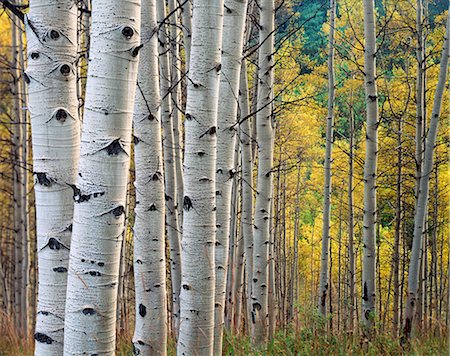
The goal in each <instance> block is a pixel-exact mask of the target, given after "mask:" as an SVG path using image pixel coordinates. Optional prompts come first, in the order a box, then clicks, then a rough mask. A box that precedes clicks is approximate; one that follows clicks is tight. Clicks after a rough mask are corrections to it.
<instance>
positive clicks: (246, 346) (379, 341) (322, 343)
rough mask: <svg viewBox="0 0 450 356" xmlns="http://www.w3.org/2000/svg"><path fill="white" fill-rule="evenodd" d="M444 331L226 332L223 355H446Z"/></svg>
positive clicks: (13, 353)
mask: <svg viewBox="0 0 450 356" xmlns="http://www.w3.org/2000/svg"><path fill="white" fill-rule="evenodd" d="M448 345H449V344H448V341H447V337H446V335H441V336H438V335H422V336H420V337H417V338H416V339H415V341H413V342H412V343H411V345H410V346H409V347H408V348H407V349H404V348H402V346H401V345H400V342H399V340H398V339H394V338H393V337H392V336H391V335H387V334H379V335H377V336H376V337H375V338H374V339H373V340H372V341H371V342H368V341H364V340H363V339H362V338H361V337H350V336H349V335H340V336H338V335H332V336H329V335H328V336H327V335H322V336H319V335H318V334H315V333H314V332H310V331H308V330H300V331H299V332H289V333H285V332H279V333H278V334H277V335H276V337H275V338H274V339H273V340H272V341H270V342H269V344H268V346H267V348H266V349H265V350H256V349H254V348H252V346H251V343H250V338H249V337H238V336H234V335H226V336H225V338H224V352H223V354H224V355H230V356H231V355H235V356H247V355H305V356H306V355H311V356H322V355H323V356H331V355H338V356H347V355H361V356H363V355H364V356H366V355H373V356H378V355H414V356H415V355H417V356H422V355H436V356H441V355H442V356H450V349H449V346H448ZM116 354H117V355H118V356H132V355H133V351H132V344H131V336H128V337H125V336H123V337H120V338H119V340H118V345H117V353H116ZM18 355H24V356H28V355H29V356H32V355H33V346H32V343H31V342H28V343H26V344H25V345H24V344H23V342H21V341H19V340H18V339H15V340H11V339H9V338H8V337H7V336H6V335H4V334H2V335H0V356H18ZM168 355H169V356H175V355H176V348H175V343H174V342H173V341H172V342H169V347H168Z"/></svg>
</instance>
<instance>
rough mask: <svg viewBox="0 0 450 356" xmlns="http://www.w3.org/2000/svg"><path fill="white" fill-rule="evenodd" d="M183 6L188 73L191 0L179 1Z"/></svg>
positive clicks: (185, 54) (182, 17)
mask: <svg viewBox="0 0 450 356" xmlns="http://www.w3.org/2000/svg"><path fill="white" fill-rule="evenodd" d="M177 1H178V6H181V22H182V25H183V26H182V28H183V45H184V59H185V68H186V72H187V71H188V70H189V58H190V57H191V41H192V4H191V0H177Z"/></svg>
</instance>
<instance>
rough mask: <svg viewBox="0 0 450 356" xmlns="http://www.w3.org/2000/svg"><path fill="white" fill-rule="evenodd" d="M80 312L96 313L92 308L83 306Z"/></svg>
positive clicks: (86, 313) (85, 313)
mask: <svg viewBox="0 0 450 356" xmlns="http://www.w3.org/2000/svg"><path fill="white" fill-rule="evenodd" d="M82 313H83V314H84V315H94V314H96V311H95V310H94V309H93V308H84V309H83V310H82Z"/></svg>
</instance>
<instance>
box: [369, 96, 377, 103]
mask: <svg viewBox="0 0 450 356" xmlns="http://www.w3.org/2000/svg"><path fill="white" fill-rule="evenodd" d="M369 99H370V101H372V102H374V101H375V100H377V96H376V95H369Z"/></svg>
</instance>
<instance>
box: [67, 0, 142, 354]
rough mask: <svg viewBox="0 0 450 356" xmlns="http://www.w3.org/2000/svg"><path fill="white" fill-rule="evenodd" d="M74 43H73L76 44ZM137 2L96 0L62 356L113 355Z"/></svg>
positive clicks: (137, 44) (137, 32)
mask: <svg viewBox="0 0 450 356" xmlns="http://www.w3.org/2000/svg"><path fill="white" fill-rule="evenodd" d="M75 43H76V42H75ZM140 48H141V44H140V2H139V1H135V0H133V1H130V0H126V1H123V0H121V1H106V0H96V1H94V2H93V8H92V32H91V52H90V63H89V69H88V78H87V87H86V105H85V114H84V120H83V129H82V138H81V153H80V162H79V170H78V178H77V182H76V185H73V186H72V187H73V196H74V200H75V210H74V218H73V234H72V246H71V250H70V263H69V276H68V283H67V301H66V319H65V325H64V355H79V354H81V353H83V352H84V353H89V354H100V353H102V354H111V355H112V354H114V352H115V339H116V335H115V327H116V307H117V286H118V279H119V265H120V250H121V244H122V238H123V234H122V233H123V229H124V219H125V216H124V215H125V214H124V213H125V205H126V193H127V182H128V169H129V164H130V147H131V130H132V118H133V115H132V114H133V103H134V93H135V88H136V78H137V70H138V53H139V50H140Z"/></svg>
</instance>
